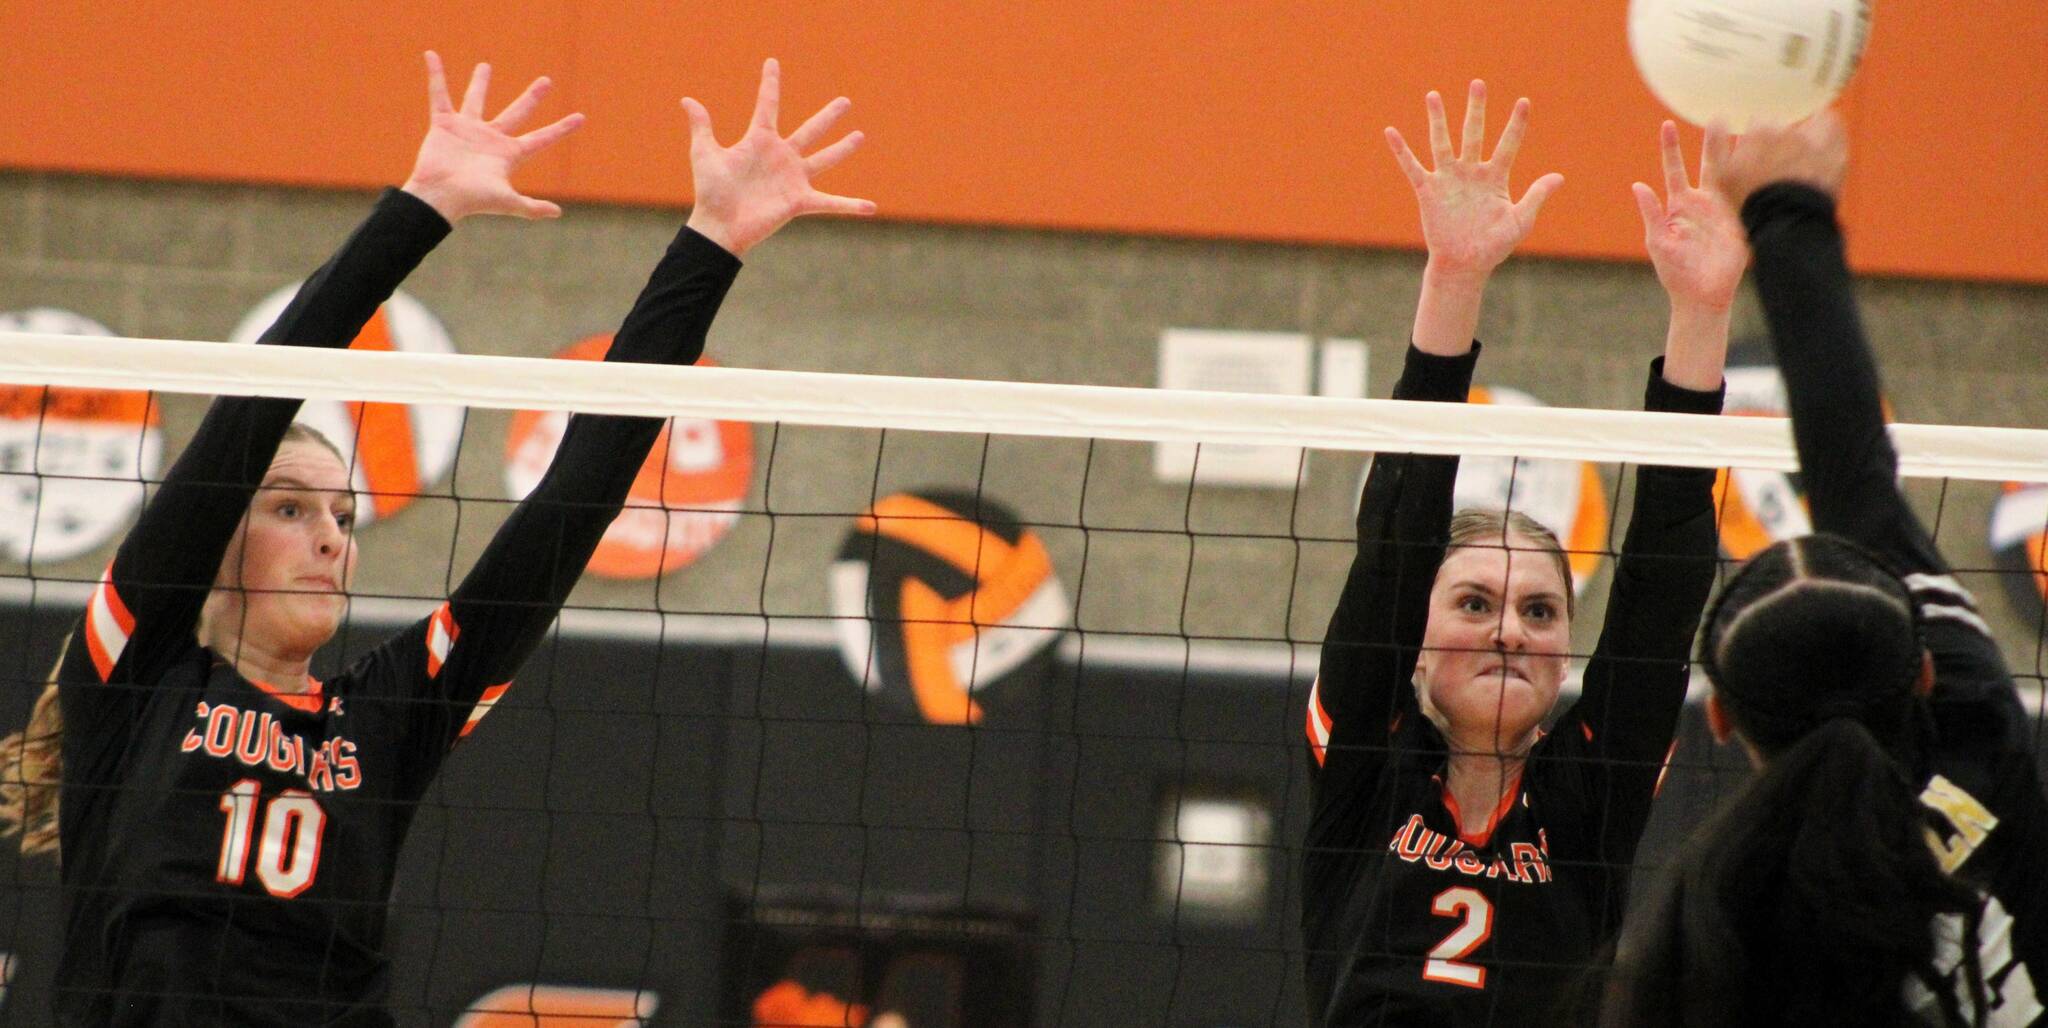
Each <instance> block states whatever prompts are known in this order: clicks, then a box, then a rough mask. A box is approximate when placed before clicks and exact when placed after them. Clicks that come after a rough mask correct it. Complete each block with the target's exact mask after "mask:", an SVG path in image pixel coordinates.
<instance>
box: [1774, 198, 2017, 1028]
mask: <svg viewBox="0 0 2048 1028" xmlns="http://www.w3.org/2000/svg"><path fill="white" fill-rule="evenodd" d="M1742 220H1743V223H1744V224H1745V225H1746V226H1747V227H1748V229H1749V236H1750V245H1751V248H1752V249H1753V250H1754V251H1755V254H1756V270H1755V281H1756V290H1757V295H1758V296H1759V298H1760V299H1761V300H1762V301H1763V309H1764V316H1765V319H1766V320H1767V321H1768V322H1769V324H1770V335H1771V348H1772V350H1773V351H1774V352H1775V354H1776V356H1777V361H1778V368H1779V371H1780V372H1781V373H1782V374H1783V375H1784V377H1785V391H1786V395H1787V398H1788V400H1789V401H1790V407H1791V414H1792V436H1793V440H1794V444H1795V445H1796V446H1797V447H1798V450H1799V467H1800V471H1801V473H1802V474H1803V475H1804V476H1805V484H1806V495H1807V501H1808V503H1809V504H1810V505H1811V508H1812V513H1813V525H1814V527H1815V528H1816V529H1818V530H1820V531H1824V532H1832V533H1834V534H1836V535H1841V536H1845V537H1847V538H1849V539H1853V540H1855V541H1856V542H1858V543H1861V544H1862V545H1863V546H1864V547H1866V548H1868V549H1870V550H1872V551H1873V552H1875V553H1877V554H1878V555H1880V556H1881V557H1883V558H1884V559H1885V560H1887V561H1889V562H1890V563H1891V564H1892V566H1893V568H1894V570H1897V571H1899V572H1900V573H1901V574H1903V575H1904V576H1905V580H1906V585H1907V587H1908V588H1909V589H1910V590H1911V591H1912V594H1913V598H1914V601H1915V602H1916V603H1917V604H1918V605H1919V609H1920V615H1921V618H1922V621H1923V626H1924V628H1923V631H1924V633H1925V642H1926V645H1927V648H1928V651H1929V652H1930V653H1931V654H1932V655H1933V658H1934V691H1933V693H1932V695H1931V696H1930V697H1929V705H1930V707H1931V708H1932V712H1933V718H1934V722H1935V730H1936V737H1935V742H1934V745H1933V747H1932V749H1931V751H1930V752H1929V753H1927V754H1926V755H1925V757H1924V766H1922V767H1920V768H1918V769H1916V770H1917V772H1918V774H1919V780H1920V782H1921V783H1922V787H1923V791H1922V793H1921V800H1922V802H1923V803H1925V804H1926V805H1927V806H1929V807H1930V808H1932V809H1933V810H1934V811H1936V812H1937V813H1938V814H1939V816H1940V819H1941V820H1943V821H1945V822H1946V823H1947V825H1948V830H1947V831H1945V832H1943V833H1940V834H1939V835H1938V836H1931V837H1930V838H1929V840H1928V841H1929V844H1930V845H1931V846H1932V847H1933V848H1934V851H1935V855H1936V857H1937V859H1938V860H1940V862H1941V864H1942V866H1943V867H1944V868H1945V869H1947V870H1949V871H1951V872H1954V873H1957V874H1960V875H1961V876H1962V877H1963V878H1964V879H1965V880H1967V881H1970V882H1972V883H1973V884H1975V885H1977V886H1978V887H1979V888H1980V889H1982V890H1984V891H1985V893H1986V896H1987V898H1986V901H1985V906H1984V910H1983V911H1982V924H1981V925H1980V927H1979V929H1978V931H1977V933H1976V938H1975V939H1974V940H1966V939H1965V937H1964V933H1962V932H1960V931H1959V930H1958V929H1959V926H1958V925H1954V924H1940V925H1937V926H1935V931H1936V933H1937V937H1938V938H1939V939H1941V940H1942V943H1943V946H1944V949H1945V950H1946V955H1945V957H1944V967H1943V970H1944V971H1946V972H1948V973H1949V975H1950V978H1951V980H1952V982H1955V983H1958V984H1960V983H1961V971H1960V970H1959V968H1960V965H1961V964H1962V951H1961V947H1962V946H1964V945H1969V946H1971V947H1972V948H1975V949H1976V950H1977V951H1978V955H1979V957H1980V960H1981V966H1982V971H1983V975H1984V978H1985V981H1986V983H1987V984H1988V985H1989V986H1990V987H1991V992H1992V995H1991V1000H1992V1007H1993V1011H1994V1012H1995V1018H1996V1019H1995V1020H1993V1021H1992V1022H1991V1023H1994V1024H2022V1023H2027V1022H2028V1021H2030V1020H2032V1019H2035V1018H2037V1017H2040V1015H2041V1013H2042V1006H2041V1004H2040V1002H2039V1001H2038V1000H2037V999H2036V998H2035V990H2034V982H2033V981H2032V978H2031V975H2032V974H2039V973H2041V972H2042V970H2043V968H2044V964H2043V961H2044V960H2048V879H2044V876H2043V875H2042V868H2043V867H2044V866H2048V804H2044V801H2043V798H2042V793H2041V785H2040V778H2039V775H2038V774H2037V772H2036V770H2035V764H2034V755H2033V750H2032V746H2031V745H2030V744H2031V741H2032V733H2031V731H2030V726H2029V720H2028V718H2027V716H2026V712H2025V711H2024V710H2023V709H2022V708H2021V705H2020V699H2019V694H2018V692H2017V691H2016V690H2015V689H2014V687H2013V680H2012V674H2011V672H2009V671H2008V670H2007V669H2006V665H2005V659H2004V657H2003V655H2002V654H2001V653H2000V652H1999V649H1998V644H1997V643H1996V641H1994V640H1993V639H1992V637H1991V633H1990V629H1989V628H1988V627H1987V626H1986V625H1985V623H1984V620H1983V619H1982V618H1981V617H1979V616H1978V614H1977V609H1976V601H1975V600H1974V599H1973V598H1972V597H1971V595H1970V593H1969V592H1968V590H1966V589H1964V588H1963V586H1962V585H1961V584H1960V583H1958V582H1957V581H1956V579H1955V577H1954V576H1953V575H1952V574H1951V573H1950V570H1949V566H1948V564H1947V562H1946V561H1945V560H1943V558H1942V556H1941V552H1940V550H1938V549H1937V548H1936V547H1935V544H1934V540H1933V539H1932V538H1931V537H1930V536H1929V535H1928V533H1927V529H1926V527H1925V526H1923V525H1922V524H1921V523H1920V519H1919V518H1918V517H1916V516H1915V515H1914V513H1913V510H1912V508H1911V507H1909V506H1908V505H1907V503H1906V500H1905V497H1904V496H1903V495H1902V494H1901V493H1900V492H1899V487H1898V455H1897V453H1896V452H1895V451H1894V450H1893V449H1892V444H1891V437H1890V436H1889V435H1888V434H1887V433H1886V431H1885V427H1884V411H1883V407H1882V403H1881V401H1880V399H1879V397H1880V395H1881V394H1880V390H1879V384H1878V376H1877V366H1876V364H1875V362H1874V361H1872V359H1871V355H1870V348H1869V346H1868V344H1867V343H1866V341H1865V339H1864V335H1863V326H1862V321H1861V319H1860V318H1859V316H1858V314H1857V310H1856V299H1855V295H1854V293H1853V291H1852V289H1851V285H1850V276H1849V269H1848V264H1847V262H1846V260H1845V258H1844V254H1843V244H1842V234H1841V228H1840V226H1839V225H1837V224H1836V221H1835V205H1834V201H1833V200H1831V199H1830V198H1829V197H1828V196H1827V195H1826V194H1825V193H1822V192H1820V191H1819V190H1816V189H1813V188H1811V187H1808V186H1804V185H1799V184H1796V183H1780V184H1777V185H1772V186H1768V187H1766V188H1764V189H1761V190H1758V191H1757V192H1756V193H1755V194H1754V195H1752V196H1751V197H1750V199H1749V200H1748V202H1746V203H1745V204H1744V205H1743V209H1742ZM1930 999H1931V997H1930ZM1963 1009H1964V1010H1968V1009H1969V1005H1968V1004H1967V1003H1965V1004H1964V1005H1963Z"/></svg>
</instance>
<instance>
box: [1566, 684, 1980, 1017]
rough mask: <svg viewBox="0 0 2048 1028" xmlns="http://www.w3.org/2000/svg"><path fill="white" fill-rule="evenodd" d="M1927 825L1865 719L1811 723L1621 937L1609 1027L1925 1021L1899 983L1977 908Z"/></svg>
mask: <svg viewBox="0 0 2048 1028" xmlns="http://www.w3.org/2000/svg"><path fill="white" fill-rule="evenodd" d="M1928 818H1929V814H1928V812H1927V811H1926V810H1925V809H1924V808H1923V807H1922V806H1921V805H1920V802H1919V797H1918V796H1917V795H1916V792H1915V790H1914V788H1913V785H1912V782H1911V780H1910V779H1908V778H1907V776H1906V772H1905V769H1904V768H1902V767H1900V766H1899V763H1898V762H1897V761H1896V760H1894V759H1893V758H1892V757H1891V755H1890V754H1888V753H1887V752H1886V751H1885V749H1884V747H1883V746H1882V745H1881V744H1880V743H1879V742H1878V740H1877V738H1876V737H1875V736H1873V735H1872V734H1871V733H1870V731H1869V730H1868V729H1867V728H1865V727H1864V726H1863V725H1862V724H1861V723H1859V722H1857V721H1855V720H1854V719H1851V718H1848V717H1835V718H1830V719H1828V720H1827V721H1825V722H1823V723H1822V724H1820V725H1819V726H1817V727H1815V728H1814V729H1812V730H1811V731H1810V732H1808V733H1806V734H1805V735H1804V737H1802V738H1801V739H1799V741H1797V742H1795V743H1793V744H1792V745H1791V746H1789V747H1787V748H1785V749H1784V750H1782V751H1780V752H1778V753H1776V754H1774V755H1773V756H1772V758H1771V761H1770V763H1769V764H1767V765H1766V766H1765V767H1764V768H1763V769H1762V770H1761V771H1760V772H1759V774H1758V775H1757V777H1756V779H1755V780H1754V781H1752V782H1751V783H1750V784H1749V785H1748V787H1747V788H1745V789H1744V790H1743V791H1742V792H1741V793H1740V794H1738V795H1737V797H1736V798H1735V799H1734V800H1733V801H1732V802H1730V803H1729V804H1728V805H1727V806H1726V807H1724V808H1723V809H1722V811H1721V812H1720V813H1719V814H1718V815H1717V816H1715V817H1714V818H1713V819H1712V820H1711V821H1709V822H1708V824H1706V825H1704V826H1702V827H1701V828H1700V830H1699V831H1698V832H1697V833H1695V835H1694V838H1693V840H1692V842H1691V844H1690V845H1689V847H1688V849H1687V851H1686V853H1685V855H1684V856H1683V857H1682V858H1681V859H1680V860H1679V862H1678V864H1677V865H1676V867H1675V868H1673V871H1672V873H1671V875H1670V876H1669V878H1668V880H1667V881H1666V883H1665V884H1664V886H1663V888H1662V890H1661V891H1660V893H1659V894H1658V895H1657V896H1656V897H1655V899H1654V900H1653V902H1652V903H1651V904H1650V905H1649V906H1648V907H1647V909H1645V910H1643V911H1641V916H1639V917H1638V919H1637V920H1636V921H1635V922H1634V923H1633V924H1632V925H1631V927H1630V928H1629V930H1628V932H1627V934H1626V935H1625V936H1624V938H1623V941H1622V944H1621V953H1620V960H1619V965H1618V966H1617V968H1616V971H1615V975H1614V979H1613V980H1612V982H1611V983H1610V986H1609V988H1608V990H1607V1000H1606V1009H1605V1014H1604V1016H1603V1018H1602V1023H1603V1024H1606V1025H1613V1026H1623V1025H1671V1026H1700V1025H1730V1024H1740V1025H1769V1024H1784V1025H1794V1024H1819V1023H1829V1024H1858V1025H1896V1024H1919V1023H1921V1022H1920V1021H1918V1020H1916V1019H1915V1018H1914V1017H1913V1015H1912V1013H1911V1012H1910V1011H1909V1010H1908V1007H1907V1002H1906V997H1905V993H1904V989H1903V985H1904V983H1905V981H1907V980H1908V979H1912V978H1918V979H1922V980H1926V979H1928V976H1929V975H1930V974H1931V973H1932V972H1931V966H1932V961H1933V958H1934V938H1933V934H1932V931H1931V922H1932V920H1933V918H1934V917H1935V916H1936V915H1938V914H1943V913H1964V912H1967V911H1969V910H1971V909H1973V908H1974V906H1975V897H1974V895H1973V893H1972V892H1971V890H1970V889H1969V888H1968V887H1967V886H1965V885H1963V884H1962V883H1960V882H1958V881H1956V880H1954V879H1951V878H1949V877H1948V876H1947V875H1945V874H1943V873H1942V871H1941V869H1940V867H1939V866H1938V865H1937V864H1936V863H1935V860H1934V856H1933V854H1932V853H1930V852H1929V851H1928V849H1927V844H1926V842H1925V841H1924V830H1925V828H1926V826H1927V825H1928V823H1929V821H1928ZM1943 1014H1944V1018H1943V1020H1944V1021H1945V1022H1946V1023H1951V1024H1963V1023H1966V1022H1964V1021H1962V1020H1961V1019H1960V1017H1961V1015H1960V1014H1959V1013H1957V1012H1956V1011H1953V1010H1944V1011H1943Z"/></svg>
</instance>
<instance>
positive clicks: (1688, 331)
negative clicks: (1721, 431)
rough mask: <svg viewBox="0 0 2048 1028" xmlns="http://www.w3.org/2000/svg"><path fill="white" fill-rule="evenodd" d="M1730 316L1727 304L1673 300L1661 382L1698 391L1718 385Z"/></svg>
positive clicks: (1726, 347)
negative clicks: (1723, 305)
mask: <svg viewBox="0 0 2048 1028" xmlns="http://www.w3.org/2000/svg"><path fill="white" fill-rule="evenodd" d="M1730 317H1731V312H1730V309H1729V308H1728V307H1721V306H1714V305H1710V304H1701V303H1694V302H1689V301H1681V300H1677V299H1674V300H1673V301H1672V303H1671V323H1670V327H1669V328H1668V329H1667V330H1666V332H1665V335H1664V371H1663V375H1664V381H1666V382H1669V383H1671V384H1672V385H1675V386H1678V387H1679V388H1681V389H1691V390H1696V391H1699V392H1713V391H1714V390H1717V389H1719V388H1721V373H1722V369H1723V368H1725V367H1726V366H1727V364H1728V327H1729V321H1730ZM1715 413H1719V411H1718V409H1717V410H1716V411H1715Z"/></svg>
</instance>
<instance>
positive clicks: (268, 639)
mask: <svg viewBox="0 0 2048 1028" xmlns="http://www.w3.org/2000/svg"><path fill="white" fill-rule="evenodd" d="M355 510H356V499H355V494H354V493H353V492H351V491H350V490H349V474H348V469H347V468H345V467H343V466H342V463H341V460H340V459H339V458H337V457H336V456H335V455H334V454H333V453H332V452H330V451H329V450H328V449H327V448H326V447H324V446H321V445H319V444H317V443H307V442H289V443H286V444H284V445H283V446H281V447H279V448H278V451H277V457H276V459H274V460H272V461H271V462H270V471H269V473H267V474H266V475H264V477H263V486H262V488H260V489H258V490H257V491H256V496H255V498H254V499H253V500H251V501H250V503H249V514H248V516H247V517H246V518H244V519H243V521H242V526H241V528H239V529H237V530H236V532H235V537H234V541H233V542H231V543H229V545H228V554H227V558H226V559H225V560H223V561H222V562H221V568H220V576H219V578H218V580H217V582H218V584H219V585H220V586H221V587H223V588H226V589H230V590H234V592H232V593H231V594H230V596H231V598H232V601H233V603H234V604H236V605H238V606H239V607H240V609H239V610H236V611H234V612H233V613H232V616H239V617H241V618H243V619H244V620H243V628H242V632H241V634H242V635H243V637H244V638H250V639H261V640H263V641H264V642H265V643H266V644H267V645H270V646H274V647H277V648H281V649H287V650H293V651H300V650H303V651H305V652H310V651H312V650H315V649H318V648H319V647H320V646H321V644H323V643H325V642H326V641H327V640H328V639H329V638H332V637H333V635H334V632H335V629H336V628H338V627H339V626H340V624H341V614H342V609H343V607H344V605H345V604H346V602H347V596H346V593H347V590H348V587H349V583H350V580H351V579H352V578H353V577H354V575H355V564H356V548H355V542H354V537H353V535H352V534H351V530H352V529H353V527H354V524H355Z"/></svg>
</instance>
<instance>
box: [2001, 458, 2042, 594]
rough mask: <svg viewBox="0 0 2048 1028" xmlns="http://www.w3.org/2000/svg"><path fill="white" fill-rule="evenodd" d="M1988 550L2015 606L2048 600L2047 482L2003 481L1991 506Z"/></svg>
mask: <svg viewBox="0 0 2048 1028" xmlns="http://www.w3.org/2000/svg"><path fill="white" fill-rule="evenodd" d="M1990 541H1991V553H1992V555H1993V556H1994V557H1995V558H1996V559H1997V561H1998V566H1999V568H2000V569H2001V570H2004V571H2008V572H2012V573H2011V574H2005V575H2000V576H1999V577H2000V578H2002V579H2004V580H2005V583H2006V585H2007V586H2008V587H2009V590H2008V591H2009V592H2010V593H2011V594H2012V599H2013V602H2014V603H2015V604H2018V605H2019V609H2021V610H2024V611H2027V612H2029V614H2033V615H2037V614H2039V613H2040V612H2041V609H2042V604H2043V603H2044V602H2048V483H2041V482H2025V483H2022V482H2007V483H2006V484H2005V492H2004V493H2003V494H2002V495H2000V496H1999V498H1998V502H1997V503H1995V504H1993V505H1992V507H1991V540H1990Z"/></svg>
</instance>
